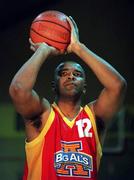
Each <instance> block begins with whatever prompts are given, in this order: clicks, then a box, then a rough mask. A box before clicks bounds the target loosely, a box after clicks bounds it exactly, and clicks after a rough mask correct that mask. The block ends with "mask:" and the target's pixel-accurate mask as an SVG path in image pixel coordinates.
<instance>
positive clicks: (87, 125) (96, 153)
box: [23, 104, 102, 180]
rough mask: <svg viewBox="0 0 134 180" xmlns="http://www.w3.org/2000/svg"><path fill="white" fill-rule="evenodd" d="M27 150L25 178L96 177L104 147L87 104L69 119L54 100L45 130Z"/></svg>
mask: <svg viewBox="0 0 134 180" xmlns="http://www.w3.org/2000/svg"><path fill="white" fill-rule="evenodd" d="M25 150H26V165H25V170H24V176H23V180H70V179H71V180H85V179H89V180H97V171H98V168H99V163H100V158H101V155H102V151H101V145H100V142H99V138H98V134H97V129H96V123H95V118H94V116H93V114H92V112H91V110H90V108H89V107H88V106H87V105H86V106H85V107H84V108H81V110H80V112H79V114H78V115H77V117H76V118H74V119H73V120H72V121H70V120H69V119H67V118H66V117H65V116H64V115H63V114H62V112H61V111H60V109H59V108H58V106H57V105H56V104H53V105H52V108H51V112H50V115H49V118H48V120H47V122H46V124H45V126H44V128H43V130H42V131H41V133H40V134H39V136H38V137H37V138H35V139H34V140H33V141H31V142H26V145H25Z"/></svg>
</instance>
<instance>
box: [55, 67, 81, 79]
mask: <svg viewBox="0 0 134 180" xmlns="http://www.w3.org/2000/svg"><path fill="white" fill-rule="evenodd" d="M68 70H69V69H68V68H63V69H60V70H59V71H58V74H59V75H60V73H61V72H63V71H68ZM74 72H79V73H81V75H82V76H83V77H84V73H83V71H81V70H78V69H75V70H74Z"/></svg>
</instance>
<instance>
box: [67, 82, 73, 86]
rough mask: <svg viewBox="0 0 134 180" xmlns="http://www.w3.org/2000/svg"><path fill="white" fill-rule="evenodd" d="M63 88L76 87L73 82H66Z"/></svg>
mask: <svg viewBox="0 0 134 180" xmlns="http://www.w3.org/2000/svg"><path fill="white" fill-rule="evenodd" d="M64 86H76V84H75V83H74V82H66V83H64Z"/></svg>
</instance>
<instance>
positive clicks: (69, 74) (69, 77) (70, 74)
mask: <svg viewBox="0 0 134 180" xmlns="http://www.w3.org/2000/svg"><path fill="white" fill-rule="evenodd" d="M68 79H71V80H74V79H75V77H74V75H73V73H72V72H70V73H68Z"/></svg>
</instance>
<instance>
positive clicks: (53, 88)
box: [51, 81, 56, 92]
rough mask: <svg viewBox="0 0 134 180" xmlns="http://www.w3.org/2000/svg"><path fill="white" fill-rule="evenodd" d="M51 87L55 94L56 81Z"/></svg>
mask: <svg viewBox="0 0 134 180" xmlns="http://www.w3.org/2000/svg"><path fill="white" fill-rule="evenodd" d="M51 87H52V91H54V92H55V89H56V86H55V82H54V81H52V82H51Z"/></svg>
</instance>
